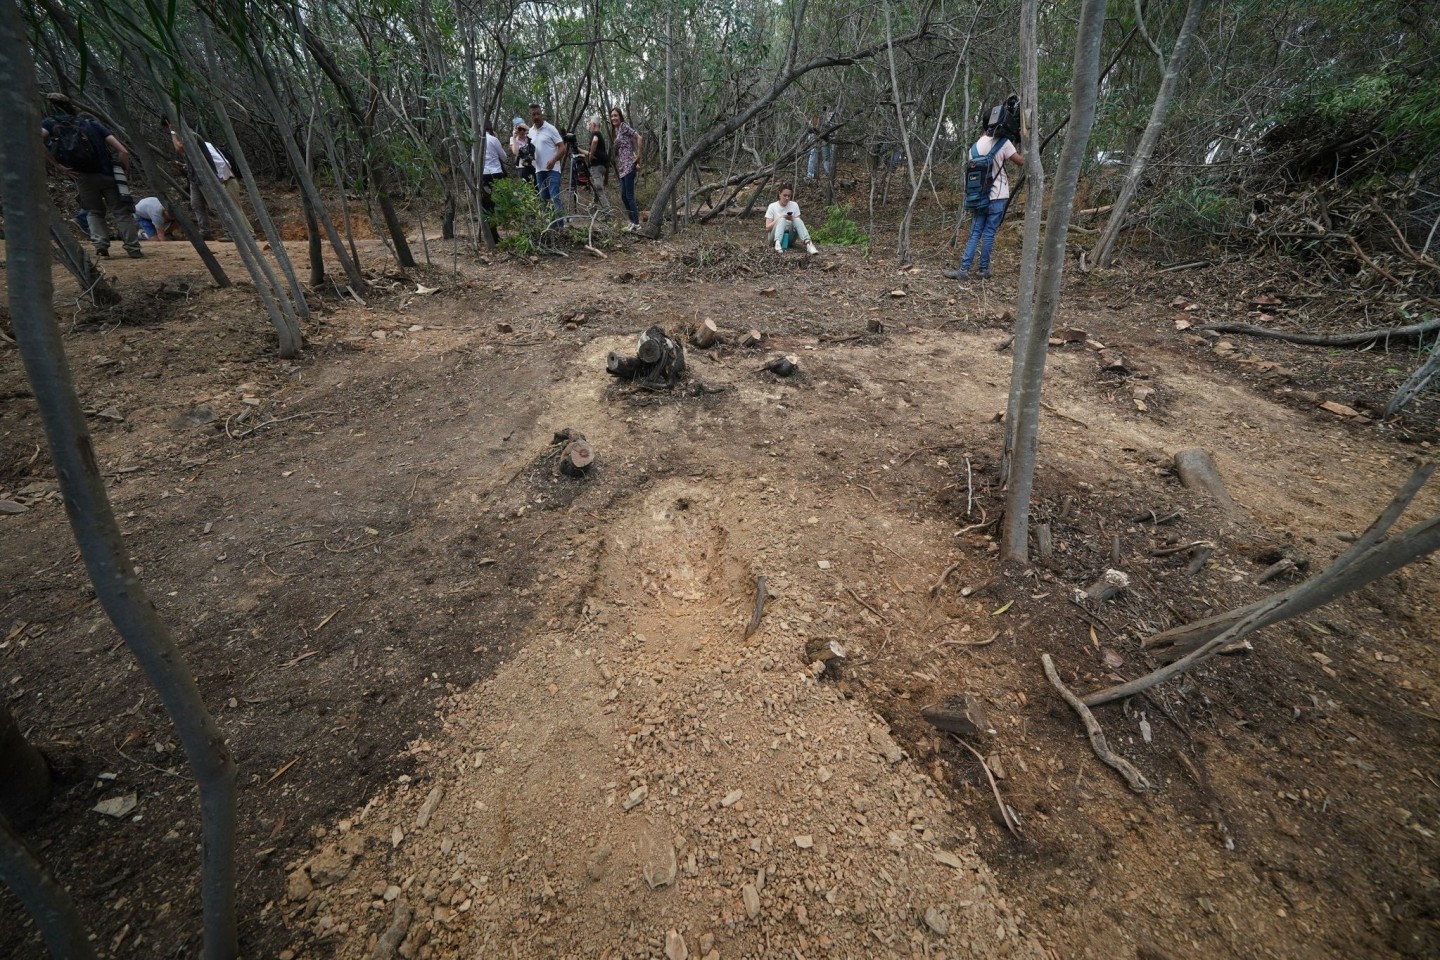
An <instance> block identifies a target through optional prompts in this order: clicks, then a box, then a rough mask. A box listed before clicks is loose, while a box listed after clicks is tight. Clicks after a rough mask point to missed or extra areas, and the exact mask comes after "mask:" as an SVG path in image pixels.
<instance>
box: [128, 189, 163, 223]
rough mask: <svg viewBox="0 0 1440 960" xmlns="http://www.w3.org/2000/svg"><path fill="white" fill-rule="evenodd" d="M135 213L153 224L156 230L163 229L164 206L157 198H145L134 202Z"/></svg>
mask: <svg viewBox="0 0 1440 960" xmlns="http://www.w3.org/2000/svg"><path fill="white" fill-rule="evenodd" d="M135 213H136V215H137V216H141V217H144V218H145V219H146V220H149V221H150V222H151V223H153V224H155V229H156V230H161V229H164V227H165V205H164V204H163V203H161V202H160V198H159V197H146V198H145V199H144V200H139V201H136V203H135Z"/></svg>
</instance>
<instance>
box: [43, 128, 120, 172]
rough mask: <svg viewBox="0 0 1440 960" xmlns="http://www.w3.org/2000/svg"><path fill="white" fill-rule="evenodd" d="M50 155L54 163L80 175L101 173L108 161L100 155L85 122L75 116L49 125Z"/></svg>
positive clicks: (106, 157)
mask: <svg viewBox="0 0 1440 960" xmlns="http://www.w3.org/2000/svg"><path fill="white" fill-rule="evenodd" d="M50 155H51V156H52V157H54V158H55V162H56V163H58V164H60V165H61V166H65V167H69V168H70V169H71V170H76V171H78V172H80V173H103V172H104V170H105V167H106V164H105V161H106V160H108V159H109V157H108V156H105V157H102V156H101V155H100V148H98V147H97V146H96V145H95V137H94V136H92V135H91V133H90V131H89V130H88V129H87V128H86V125H85V121H84V120H82V119H80V118H79V117H75V116H64V117H59V118H57V119H56V120H55V123H54V124H53V125H51V127H50Z"/></svg>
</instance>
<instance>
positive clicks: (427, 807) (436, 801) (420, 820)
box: [415, 787, 445, 830]
mask: <svg viewBox="0 0 1440 960" xmlns="http://www.w3.org/2000/svg"><path fill="white" fill-rule="evenodd" d="M444 797H445V788H444V787H436V788H435V789H433V790H431V791H430V795H429V796H427V797H426V798H425V802H424V803H422V804H421V805H420V812H419V813H418V814H416V815H415V829H416V830H424V829H425V828H426V827H428V826H429V825H430V818H431V817H433V816H434V815H435V808H436V807H438V806H440V801H441V800H442V799H444Z"/></svg>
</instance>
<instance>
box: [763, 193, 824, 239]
mask: <svg viewBox="0 0 1440 960" xmlns="http://www.w3.org/2000/svg"><path fill="white" fill-rule="evenodd" d="M793 196H794V191H792V190H791V189H790V184H788V183H782V184H780V199H778V200H776V201H775V202H774V203H772V204H770V206H769V207H768V208H767V209H766V210H765V229H766V230H767V231H768V232H769V236H770V242H771V243H773V244H775V252H776V253H781V252H783V251H784V249H785V248H786V247H787V246H789V240H788V239H787V237H788V236H789V235H790V234H792V233H793V234H794V235H795V239H797V240H799V241H800V242H801V243H803V244H805V251H806V252H807V253H811V254H816V253H819V252H820V251H819V250H816V249H815V244H813V243H811V242H810V231H809V230H806V229H805V221H804V220H801V219H800V205H799V204H797V203H796V202H795V201H794V200H793V199H791V197H793Z"/></svg>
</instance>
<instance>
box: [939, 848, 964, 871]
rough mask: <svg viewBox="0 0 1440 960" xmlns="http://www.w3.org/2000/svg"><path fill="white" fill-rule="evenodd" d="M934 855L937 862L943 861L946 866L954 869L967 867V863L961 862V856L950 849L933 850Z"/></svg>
mask: <svg viewBox="0 0 1440 960" xmlns="http://www.w3.org/2000/svg"><path fill="white" fill-rule="evenodd" d="M932 855H933V856H934V857H935V862H936V863H943V864H944V865H945V866H947V867H949V868H950V869H952V870H963V869H965V864H963V863H961V862H960V858H959V857H957V856H955V854H953V853H951V852H950V851H949V850H935V851H933V853H932Z"/></svg>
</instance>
